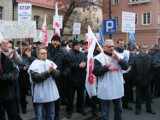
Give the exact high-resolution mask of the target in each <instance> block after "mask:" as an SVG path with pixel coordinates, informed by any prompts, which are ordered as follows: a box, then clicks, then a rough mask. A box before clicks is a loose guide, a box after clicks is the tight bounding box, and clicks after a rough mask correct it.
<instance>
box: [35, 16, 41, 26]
mask: <svg viewBox="0 0 160 120" xmlns="http://www.w3.org/2000/svg"><path fill="white" fill-rule="evenodd" d="M39 18H40V17H39V16H38V15H35V16H34V20H35V21H36V28H37V29H38V28H39Z"/></svg>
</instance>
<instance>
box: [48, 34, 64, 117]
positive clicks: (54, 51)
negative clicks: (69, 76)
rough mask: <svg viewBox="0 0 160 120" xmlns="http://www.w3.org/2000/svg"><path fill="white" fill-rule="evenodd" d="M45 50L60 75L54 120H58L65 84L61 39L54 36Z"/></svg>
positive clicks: (57, 81) (57, 80)
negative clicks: (58, 96)
mask: <svg viewBox="0 0 160 120" xmlns="http://www.w3.org/2000/svg"><path fill="white" fill-rule="evenodd" d="M47 50H48V53H47V56H48V57H47V58H48V59H49V60H51V61H53V62H54V63H55V64H56V65H57V69H58V70H59V71H60V73H61V75H60V77H59V78H56V84H57V87H58V91H59V93H60V99H58V100H57V101H56V106H55V114H56V115H55V120H59V111H60V104H66V90H65V86H66V83H65V78H63V58H64V55H65V53H66V51H65V50H64V49H62V46H61V39H60V37H59V36H58V35H54V36H53V37H52V38H51V44H49V45H48V47H47Z"/></svg>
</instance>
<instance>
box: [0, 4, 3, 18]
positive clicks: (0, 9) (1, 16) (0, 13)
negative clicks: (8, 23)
mask: <svg viewBox="0 0 160 120" xmlns="http://www.w3.org/2000/svg"><path fill="white" fill-rule="evenodd" d="M2 19H3V7H2V6H0V20H2Z"/></svg>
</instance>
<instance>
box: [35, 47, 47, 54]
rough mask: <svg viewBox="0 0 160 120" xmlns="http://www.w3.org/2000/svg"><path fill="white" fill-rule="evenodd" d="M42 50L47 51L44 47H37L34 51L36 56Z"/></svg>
mask: <svg viewBox="0 0 160 120" xmlns="http://www.w3.org/2000/svg"><path fill="white" fill-rule="evenodd" d="M42 49H43V50H46V51H47V49H46V47H39V48H37V50H36V53H37V55H38V53H39V51H40V50H42Z"/></svg>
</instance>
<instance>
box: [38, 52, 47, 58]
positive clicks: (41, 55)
mask: <svg viewBox="0 0 160 120" xmlns="http://www.w3.org/2000/svg"><path fill="white" fill-rule="evenodd" d="M38 59H40V60H43V61H45V60H46V59H47V51H46V50H45V49H41V50H40V51H39V52H38Z"/></svg>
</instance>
